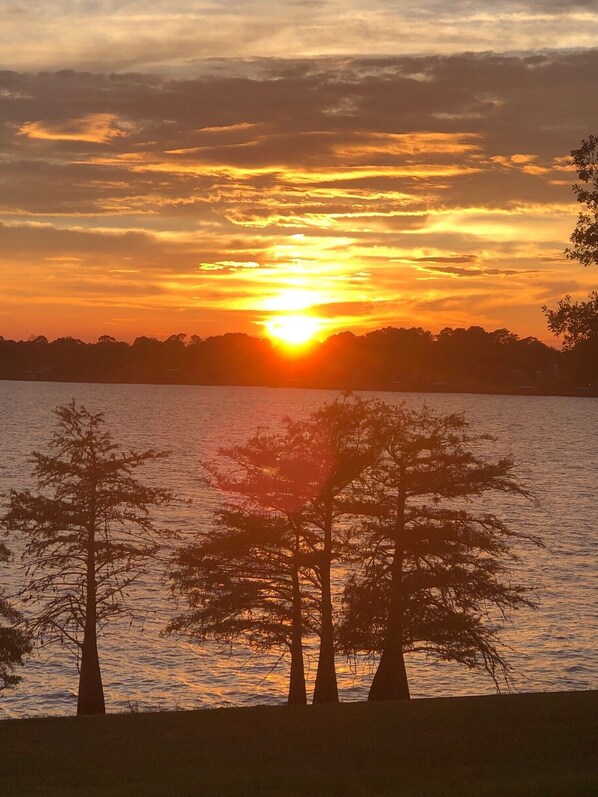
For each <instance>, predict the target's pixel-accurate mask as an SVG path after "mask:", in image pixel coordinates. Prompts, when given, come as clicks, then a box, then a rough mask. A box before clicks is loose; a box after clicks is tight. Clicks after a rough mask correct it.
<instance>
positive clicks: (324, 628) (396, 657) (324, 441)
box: [0, 394, 541, 714]
mask: <svg viewBox="0 0 598 797" xmlns="http://www.w3.org/2000/svg"><path fill="white" fill-rule="evenodd" d="M55 413H56V418H57V428H56V431H55V434H54V436H53V438H52V439H51V441H50V443H49V446H48V449H47V451H46V452H45V453H44V452H40V451H36V452H34V453H33V458H32V462H33V475H34V477H35V480H36V483H37V487H36V488H35V489H28V490H19V489H13V490H11V491H10V494H9V495H8V498H7V503H6V507H5V511H4V514H3V516H2V521H1V522H2V528H3V529H4V530H5V532H6V533H7V534H8V535H9V536H10V537H13V538H16V537H18V538H19V539H20V540H21V546H20V547H21V549H22V550H23V554H22V559H23V566H24V577H23V580H24V583H23V586H22V589H21V591H20V593H19V595H18V598H19V601H20V602H21V604H22V606H21V607H20V608H22V610H23V611H24V612H25V613H26V615H27V619H25V618H23V617H22V616H19V613H18V612H17V611H16V609H15V608H14V607H13V606H10V605H9V602H8V601H7V600H6V596H5V597H4V599H3V602H2V603H1V604H0V609H2V610H3V615H4V626H2V627H0V631H1V633H0V686H4V687H8V686H14V685H15V683H16V682H17V681H18V676H17V674H16V669H17V668H18V666H19V665H20V664H22V663H23V661H24V658H25V657H26V655H27V654H28V653H29V652H30V650H31V645H32V643H33V642H36V643H37V644H40V645H46V644H50V643H59V644H62V645H64V646H66V647H67V648H69V649H70V650H72V652H73V653H74V655H75V656H76V657H77V662H78V666H79V689H78V706H77V711H78V713H80V714H98V713H104V711H105V703H104V692H103V686H102V677H101V668H100V657H99V651H98V638H99V637H100V635H101V633H102V632H103V631H104V630H105V628H107V627H108V625H109V623H110V621H111V620H112V619H113V618H115V617H118V616H122V615H126V614H128V613H130V608H129V606H128V604H127V601H126V592H127V590H128V589H129V588H130V586H131V585H132V584H133V583H134V582H135V581H136V580H137V579H138V578H140V576H141V575H142V574H143V573H146V572H147V570H148V568H150V567H151V568H153V569H154V572H155V569H156V568H157V567H161V568H162V569H163V570H164V571H165V574H166V576H167V578H168V580H169V583H170V585H171V589H172V591H173V592H174V593H175V594H176V595H177V596H178V598H179V605H180V606H182V607H183V608H182V611H179V613H178V614H177V615H176V616H175V617H173V618H172V620H171V621H170V623H169V624H168V627H167V628H166V629H165V633H167V634H173V635H179V636H185V637H187V638H190V639H192V640H195V641H197V642H198V643H202V642H205V641H206V640H215V641H216V642H221V643H226V644H227V645H235V644H239V643H241V644H243V645H245V646H249V647H250V648H252V649H254V650H257V651H270V652H276V653H277V654H279V655H281V656H282V655H288V657H289V658H290V671H289V672H290V675H289V687H288V703H289V704H304V703H306V702H307V699H308V696H307V689H306V679H305V666H304V646H305V641H306V639H308V638H310V639H311V638H315V639H317V640H319V651H318V665H317V672H316V678H315V686H314V692H313V702H314V703H326V702H334V701H337V700H338V686H337V677H336V660H337V657H338V656H347V657H354V656H356V655H369V656H372V657H373V658H374V659H375V660H376V661H377V667H376V671H375V675H374V677H373V680H372V683H371V687H370V691H369V699H370V700H385V699H406V698H409V696H410V689H409V680H408V674H407V666H406V661H405V657H406V656H408V654H409V653H410V652H413V651H423V652H424V653H425V654H426V655H427V656H429V657H431V658H433V659H436V660H441V661H444V660H452V661H456V662H460V663H461V664H463V665H464V666H466V667H469V668H475V669H481V670H484V671H486V672H487V673H488V674H489V675H490V677H491V678H492V679H493V680H494V682H495V684H496V685H497V687H499V686H500V684H501V683H502V684H507V685H508V684H509V683H510V673H511V670H510V666H509V663H508V661H507V659H506V658H505V650H504V647H503V646H502V644H501V641H500V630H501V627H502V624H503V622H504V620H505V619H506V618H508V617H510V616H511V614H512V612H513V611H515V610H517V609H520V608H522V607H530V608H531V607H533V605H534V601H533V597H532V593H531V591H530V588H529V587H528V586H523V585H520V584H517V583H516V582H515V581H514V580H513V574H512V572H511V565H512V563H513V562H514V561H515V560H516V558H517V556H516V551H515V549H514V547H513V543H514V542H515V541H522V542H527V543H531V544H534V545H539V544H541V543H540V541H539V540H538V539H536V538H533V537H531V536H530V535H528V534H526V533H525V532H524V531H522V530H519V529H512V528H510V527H509V526H508V525H507V524H506V523H505V522H504V521H503V520H502V519H501V518H500V517H499V516H498V515H497V514H495V513H494V512H492V511H490V510H489V508H488V506H487V503H486V501H485V500H482V499H485V498H486V497H487V496H488V495H492V494H504V495H507V496H513V497H519V498H528V499H529V498H530V495H529V493H528V492H527V491H526V490H525V489H524V487H523V486H522V485H521V484H520V482H519V481H518V479H517V477H516V475H515V471H514V464H513V462H512V461H511V460H510V459H508V458H499V459H496V458H492V457H491V456H489V455H488V454H487V453H484V452H485V451H486V449H487V447H488V446H489V445H490V439H489V438H488V437H486V436H484V435H479V434H475V433H473V432H472V431H471V430H470V428H469V426H468V424H467V422H466V420H465V419H464V418H463V417H462V416H461V415H455V414H437V413H435V412H434V411H433V410H431V409H430V408H429V407H426V406H424V407H422V408H421V409H410V408H409V407H408V406H407V405H406V404H404V403H401V404H398V405H389V404H386V403H384V402H381V401H379V400H366V399H362V398H359V397H356V396H354V395H351V394H345V395H343V396H340V397H339V398H337V399H336V400H334V401H331V402H328V403H326V404H324V405H322V406H321V407H320V408H319V409H317V410H316V411H314V412H313V413H311V415H309V416H308V417H306V418H302V419H290V418H287V419H285V420H284V421H283V424H282V427H281V429H280V430H279V431H276V432H272V431H268V430H266V429H258V430H256V432H255V433H254V434H253V435H252V436H251V437H250V438H249V439H248V440H246V441H245V442H244V443H242V444H239V445H234V446H228V447H223V448H222V449H221V450H220V452H219V456H218V458H217V459H216V460H215V461H213V462H208V463H205V464H204V468H205V473H206V480H207V482H208V484H209V485H210V487H211V489H213V490H217V491H218V494H219V495H220V498H221V500H220V502H219V506H218V508H217V510H216V511H215V514H214V518H213V522H212V523H211V524H209V525H207V526H205V527H204V526H202V527H199V528H196V529H192V530H191V534H190V536H189V535H187V534H186V535H184V536H182V537H181V536H180V535H177V533H175V532H172V531H166V530H165V529H163V528H161V527H160V526H159V525H158V524H157V523H156V522H155V519H154V517H153V515H155V512H156V510H157V509H158V508H162V509H164V508H166V507H168V505H169V504H170V503H171V502H172V501H173V500H174V496H173V494H172V493H171V492H169V491H165V490H162V489H158V488H151V487H147V486H144V485H143V484H142V482H140V481H139V479H138V478H137V476H136V472H137V470H138V468H140V467H141V466H143V465H145V464H147V463H149V462H150V461H152V460H157V459H161V458H163V457H165V456H167V452H163V451H156V450H145V451H141V452H130V451H124V450H122V449H121V448H120V446H118V445H117V443H116V442H115V441H114V440H113V438H112V436H111V434H110V432H109V431H108V430H107V429H106V425H105V422H104V418H103V415H102V414H101V413H93V412H90V411H89V410H87V409H86V408H85V407H83V406H78V405H77V404H76V403H75V402H74V401H73V402H71V403H70V404H66V405H62V406H59V407H58V408H57V409H56V410H55ZM0 552H2V554H3V557H4V558H6V554H7V553H8V551H7V548H6V546H4V545H3V546H2V548H1V549H0ZM164 562H166V563H167V564H166V566H165V565H164ZM3 607H4V608H3ZM148 608H149V607H148ZM0 619H1V618H0Z"/></svg>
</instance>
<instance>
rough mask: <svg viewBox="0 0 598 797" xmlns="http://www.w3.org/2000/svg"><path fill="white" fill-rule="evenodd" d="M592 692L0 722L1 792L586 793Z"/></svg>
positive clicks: (594, 786)
mask: <svg viewBox="0 0 598 797" xmlns="http://www.w3.org/2000/svg"><path fill="white" fill-rule="evenodd" d="M597 722H598V692H570V693H552V694H550V693H546V694H523V695H508V696H496V697H472V698H447V699H440V700H438V699H434V700H413V701H411V702H408V703H399V702H392V703H378V704H365V703H349V704H344V705H336V706H308V707H294V708H287V707H284V706H263V707H258V708H245V709H219V710H211V711H188V712H177V713H162V714H131V715H112V716H107V717H89V718H75V717H69V718H50V719H29V720H7V721H4V722H0V794H1V795H3V797H9V796H10V797H13V795H19V797H34V796H35V795H44V797H54V795H69V796H71V795H72V797H75V795H76V797H88V795H94V796H97V797H100V796H101V797H113V796H114V797H115V796H116V795H119V797H157V796H158V795H159V797H192V796H193V797H195V796H196V795H197V797H208V796H209V797H211V795H214V797H215V796H216V795H218V797H220V796H221V795H222V797H230V795H238V796H239V797H251V796H252V795H260V797H266V795H268V796H271V797H274V796H275V795H276V796H277V795H281V796H283V795H297V797H299V795H301V797H310V796H311V795H318V796H321V797H324V796H325V797H346V796H349V795H350V796H353V795H355V796H357V795H393V797H395V796H396V797H402V796H404V797H446V796H447V795H454V796H455V797H474V795H476V796H478V797H482V795H483V796H484V797H514V796H515V795H517V797H556V796H557V795H558V796H559V797H579V796H580V795H584V797H585V795H587V797H590V796H591V795H596V794H598V767H597V763H596V762H597V761H598V757H597V754H598V749H597Z"/></svg>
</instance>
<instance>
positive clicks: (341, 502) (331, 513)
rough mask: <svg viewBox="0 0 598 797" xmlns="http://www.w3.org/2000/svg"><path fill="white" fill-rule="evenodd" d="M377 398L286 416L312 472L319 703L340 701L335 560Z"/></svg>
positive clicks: (370, 443)
mask: <svg viewBox="0 0 598 797" xmlns="http://www.w3.org/2000/svg"><path fill="white" fill-rule="evenodd" d="M376 406H377V405H376V404H375V403H372V402H369V401H365V400H362V399H359V398H356V397H354V396H350V395H345V396H343V397H341V398H339V399H336V400H335V401H332V402H329V403H327V404H324V405H323V406H322V407H320V408H319V409H318V410H316V411H315V412H313V413H312V414H311V415H310V416H309V417H308V418H307V419H306V420H301V421H291V420H290V419H288V420H287V434H288V435H289V437H290V439H291V440H292V445H293V447H294V448H296V449H297V450H300V451H302V452H303V460H304V462H305V465H304V467H306V468H309V472H310V474H311V479H312V486H311V490H310V492H311V494H312V497H311V498H310V500H309V503H308V505H307V507H306V513H307V517H308V520H309V522H310V524H311V526H312V527H314V528H315V529H316V532H317V544H316V549H315V554H316V556H315V558H314V571H315V575H316V578H317V583H318V586H319V590H320V628H319V636H320V650H319V656H318V668H317V672H316V682H315V686H314V696H313V702H314V703H330V702H336V701H337V700H338V686H337V678H336V667H335V656H334V651H335V633H334V613H333V599H332V563H333V561H334V560H335V559H338V558H339V556H340V552H341V550H342V545H343V535H342V530H343V527H342V521H343V520H344V519H347V518H348V517H349V516H350V514H351V512H352V506H351V503H350V500H349V498H350V488H351V486H352V485H353V483H354V482H355V480H356V479H358V478H359V476H360V475H361V474H362V473H363V471H364V470H365V468H367V467H368V465H369V464H370V463H371V462H372V460H373V458H374V457H375V455H376V441H375V440H374V439H373V438H372V429H373V428H374V427H373V426H372V423H371V421H372V414H373V412H374V407H376Z"/></svg>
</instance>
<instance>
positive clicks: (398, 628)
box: [368, 490, 410, 700]
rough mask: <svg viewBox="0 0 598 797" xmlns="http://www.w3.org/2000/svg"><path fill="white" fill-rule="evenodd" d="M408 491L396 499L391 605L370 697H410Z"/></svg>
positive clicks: (404, 698) (377, 698)
mask: <svg viewBox="0 0 598 797" xmlns="http://www.w3.org/2000/svg"><path fill="white" fill-rule="evenodd" d="M405 499H406V497H405V494H404V492H403V491H402V490H401V491H400V492H399V496H398V501H397V522H396V526H395V540H394V555H393V560H392V565H391V579H392V582H391V591H390V607H389V611H388V623H387V628H386V638H385V640H384V650H383V651H382V656H381V657H380V661H379V663H378V669H377V670H376V674H375V675H374V680H373V681H372V685H371V687H370V692H369V694H368V700H408V699H409V697H410V695H409V683H408V681H407V670H406V669H405V657H404V654H403V584H402V580H403V555H404V554H403V545H404V543H403V535H404V532H405Z"/></svg>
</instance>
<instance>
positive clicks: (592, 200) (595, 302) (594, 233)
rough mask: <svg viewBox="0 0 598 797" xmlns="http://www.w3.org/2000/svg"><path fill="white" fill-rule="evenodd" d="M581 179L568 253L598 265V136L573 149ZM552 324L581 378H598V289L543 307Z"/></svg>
mask: <svg viewBox="0 0 598 797" xmlns="http://www.w3.org/2000/svg"><path fill="white" fill-rule="evenodd" d="M571 157H572V163H573V165H574V166H575V168H576V170H577V175H578V177H579V180H580V181H581V184H580V183H576V184H575V185H574V186H573V190H574V192H575V194H576V197H577V201H578V202H580V203H581V204H582V205H585V210H583V211H581V212H580V214H579V216H578V219H577V224H576V225H575V229H574V230H573V232H572V233H571V244H572V245H571V247H569V248H567V249H566V250H565V254H566V256H567V257H568V258H570V259H571V260H577V261H579V262H580V263H581V264H582V266H592V265H593V266H596V265H598V137H596V136H594V135H590V136H588V138H586V139H583V140H582V142H581V146H580V147H579V149H575V150H573V151H572V152H571ZM542 310H543V312H544V314H545V315H546V318H547V321H548V328H549V329H550V331H551V332H553V333H554V334H555V335H559V336H562V337H563V348H564V349H565V350H566V353H567V354H568V355H569V357H570V358H571V360H572V362H573V366H574V371H575V372H576V374H577V375H578V378H579V377H581V378H584V377H589V379H590V380H592V379H594V380H595V379H597V378H598V291H591V292H590V294H589V296H588V299H587V301H573V300H572V298H571V296H570V295H569V294H567V295H566V296H565V297H564V298H563V299H561V301H560V302H559V303H558V306H557V308H556V310H551V309H550V308H548V307H547V306H546V305H544V307H543V308H542Z"/></svg>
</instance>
